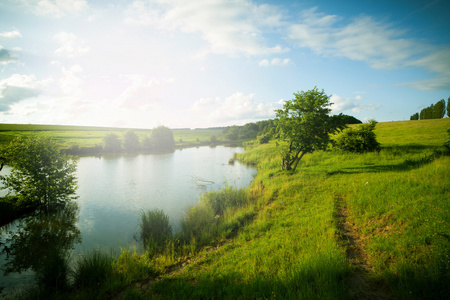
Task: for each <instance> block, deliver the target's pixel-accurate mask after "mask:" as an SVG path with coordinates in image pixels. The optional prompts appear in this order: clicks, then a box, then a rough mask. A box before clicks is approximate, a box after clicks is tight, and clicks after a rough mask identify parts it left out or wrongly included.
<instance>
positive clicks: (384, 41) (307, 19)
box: [288, 8, 426, 69]
mask: <svg viewBox="0 0 450 300" xmlns="http://www.w3.org/2000/svg"><path fill="white" fill-rule="evenodd" d="M301 20H302V22H300V23H297V24H293V25H291V26H290V27H289V30H288V38H289V39H291V40H292V41H294V42H295V43H296V44H297V45H299V46H301V47H306V48H310V49H311V50H313V51H314V52H316V53H317V54H320V55H325V56H336V57H346V58H349V59H352V60H359V61H364V62H367V63H368V64H369V65H370V66H371V67H373V68H381V69H391V68H398V67H403V66H405V65H406V64H407V63H408V61H409V60H411V58H412V57H413V56H414V55H417V54H420V53H423V51H425V50H426V47H425V46H424V45H422V44H421V43H419V42H417V41H414V40H408V39H403V38H400V36H401V34H403V31H400V30H396V29H393V28H392V27H391V26H389V25H387V24H384V23H381V22H378V21H375V20H374V19H373V18H372V17H368V16H362V17H359V18H357V19H354V20H352V21H351V22H349V23H348V24H346V25H344V26H342V25H341V26H339V23H338V21H339V18H338V17H337V16H334V15H325V14H323V13H318V12H317V8H314V9H310V10H306V11H303V13H302V17H301Z"/></svg>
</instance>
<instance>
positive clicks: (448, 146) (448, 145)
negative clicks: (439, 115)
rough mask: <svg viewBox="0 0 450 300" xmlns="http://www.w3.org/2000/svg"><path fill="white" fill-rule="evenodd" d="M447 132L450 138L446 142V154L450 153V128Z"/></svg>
mask: <svg viewBox="0 0 450 300" xmlns="http://www.w3.org/2000/svg"><path fill="white" fill-rule="evenodd" d="M447 133H448V137H449V139H448V140H447V141H446V142H445V143H444V148H445V150H444V152H445V154H446V155H450V128H447Z"/></svg>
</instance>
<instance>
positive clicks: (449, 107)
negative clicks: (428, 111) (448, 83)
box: [447, 97, 450, 118]
mask: <svg viewBox="0 0 450 300" xmlns="http://www.w3.org/2000/svg"><path fill="white" fill-rule="evenodd" d="M447 117H448V118H450V97H448V99H447Z"/></svg>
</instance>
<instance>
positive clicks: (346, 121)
mask: <svg viewBox="0 0 450 300" xmlns="http://www.w3.org/2000/svg"><path fill="white" fill-rule="evenodd" d="M340 115H341V118H342V121H343V122H344V124H361V123H362V122H361V120H358V119H357V118H355V117H353V116H349V115H344V114H340Z"/></svg>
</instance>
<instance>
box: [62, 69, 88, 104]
mask: <svg viewBox="0 0 450 300" xmlns="http://www.w3.org/2000/svg"><path fill="white" fill-rule="evenodd" d="M61 72H62V74H63V76H62V77H61V79H60V80H59V86H60V88H61V91H62V93H63V95H66V96H71V97H80V96H81V95H82V89H81V84H82V83H83V79H82V78H81V77H80V76H79V74H80V73H82V72H83V68H82V67H81V66H80V65H73V66H71V67H70V68H68V69H66V68H65V67H61Z"/></svg>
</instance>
